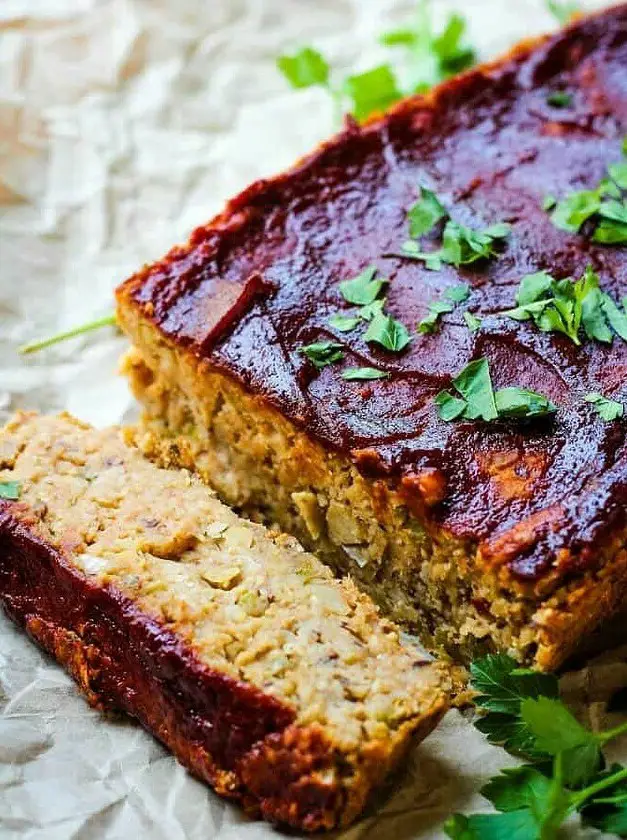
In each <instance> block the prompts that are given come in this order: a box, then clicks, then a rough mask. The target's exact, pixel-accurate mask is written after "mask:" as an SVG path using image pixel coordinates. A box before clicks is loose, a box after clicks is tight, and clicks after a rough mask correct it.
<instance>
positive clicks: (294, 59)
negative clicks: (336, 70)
mask: <svg viewBox="0 0 627 840" xmlns="http://www.w3.org/2000/svg"><path fill="white" fill-rule="evenodd" d="M277 67H278V68H279V70H280V71H281V73H282V74H283V75H284V76H285V78H286V79H287V81H288V82H289V83H290V85H291V86H292V87H293V88H308V87H314V86H316V85H319V86H321V87H326V86H327V85H328V84H329V65H328V63H327V61H326V60H325V58H324V57H323V56H322V55H321V53H319V52H318V51H317V50H314V49H312V48H311V47H303V49H301V50H299V51H298V52H297V53H295V54H294V55H282V56H280V58H278V59H277Z"/></svg>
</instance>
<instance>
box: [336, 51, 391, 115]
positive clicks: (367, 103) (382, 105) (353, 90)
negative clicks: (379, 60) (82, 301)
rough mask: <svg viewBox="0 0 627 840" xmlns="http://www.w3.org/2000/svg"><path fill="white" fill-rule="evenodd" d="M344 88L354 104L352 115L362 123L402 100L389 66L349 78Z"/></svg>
mask: <svg viewBox="0 0 627 840" xmlns="http://www.w3.org/2000/svg"><path fill="white" fill-rule="evenodd" d="M344 86H345V90H346V93H347V95H348V97H349V98H350V100H351V102H352V113H353V115H354V117H355V119H357V120H360V121H363V120H365V119H367V118H368V117H370V116H372V114H376V113H379V112H383V111H385V110H386V109H387V108H388V107H389V106H390V105H392V104H393V103H394V102H398V100H399V99H401V98H402V93H401V92H400V90H399V89H398V84H397V81H396V77H395V75H394V73H393V72H392V68H391V67H390V65H389V64H381V65H380V66H379V67H374V68H373V69H372V70H366V72H365V73H358V74H356V75H354V76H349V77H348V78H347V79H346V82H345V83H344Z"/></svg>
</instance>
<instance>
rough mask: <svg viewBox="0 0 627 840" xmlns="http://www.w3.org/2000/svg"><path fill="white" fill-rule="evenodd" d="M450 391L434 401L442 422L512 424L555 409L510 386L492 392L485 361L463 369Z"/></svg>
mask: <svg viewBox="0 0 627 840" xmlns="http://www.w3.org/2000/svg"><path fill="white" fill-rule="evenodd" d="M452 385H453V388H454V389H455V391H456V392H457V395H455V394H451V393H450V391H440V393H439V394H438V395H437V396H436V398H435V404H436V406H437V409H438V414H439V415H440V417H441V419H442V420H445V421H447V422H450V421H451V420H485V421H486V422H492V421H494V420H510V419H511V420H514V419H522V418H533V417H546V416H547V415H551V414H554V413H555V412H556V411H557V407H556V406H555V405H554V404H553V403H552V402H551V401H550V400H549V399H548V398H547V397H545V396H544V395H543V394H538V393H536V392H535V391H528V390H527V389H525V388H517V387H515V386H510V387H508V388H501V389H500V390H499V391H494V389H493V387H492V379H491V376H490V366H489V364H488V360H487V359H485V358H482V359H477V360H476V361H474V362H470V364H468V365H466V367H465V368H464V369H463V370H462V371H460V373H458V375H457V376H456V377H455V378H454V379H453V382H452Z"/></svg>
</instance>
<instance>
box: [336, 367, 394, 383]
mask: <svg viewBox="0 0 627 840" xmlns="http://www.w3.org/2000/svg"><path fill="white" fill-rule="evenodd" d="M389 375H390V374H389V373H386V371H384V370H378V369H377V368H373V367H360V368H347V369H346V370H345V371H343V372H342V379H348V380H349V381H350V380H355V379H386V378H387V377H388V376H389Z"/></svg>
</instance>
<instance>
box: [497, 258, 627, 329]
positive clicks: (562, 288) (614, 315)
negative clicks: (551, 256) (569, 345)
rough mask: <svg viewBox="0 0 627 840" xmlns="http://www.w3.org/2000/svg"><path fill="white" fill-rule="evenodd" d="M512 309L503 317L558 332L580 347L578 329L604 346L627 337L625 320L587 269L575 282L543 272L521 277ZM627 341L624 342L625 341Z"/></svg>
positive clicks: (597, 279) (592, 273)
mask: <svg viewBox="0 0 627 840" xmlns="http://www.w3.org/2000/svg"><path fill="white" fill-rule="evenodd" d="M516 302H517V303H518V304H519V305H518V306H517V307H516V308H515V309H508V310H507V311H505V312H504V313H503V314H504V315H507V316H508V317H509V318H513V319H514V320H516V321H528V320H532V321H533V322H534V323H535V325H536V326H537V327H538V328H539V329H540V330H542V331H543V332H561V333H564V335H566V336H568V338H570V339H571V341H573V342H574V343H575V344H581V340H580V337H579V333H580V329H581V328H582V327H583V330H584V332H585V334H586V336H587V337H588V338H589V339H594V340H596V341H601V342H604V343H606V344H609V343H611V341H612V339H613V335H612V332H611V330H610V328H609V325H611V326H612V327H613V328H614V330H615V331H616V332H617V333H618V335H620V336H621V338H622V337H623V334H624V335H625V336H627V318H626V317H625V315H624V314H623V313H622V312H621V311H620V309H619V308H618V306H617V305H616V303H615V302H614V301H613V300H612V298H611V297H610V296H609V295H607V294H605V293H604V292H601V290H600V289H599V276H598V275H597V274H596V273H595V272H594V271H593V270H592V268H591V267H588V268H587V269H586V271H585V273H584V275H583V277H581V278H580V279H579V280H577V281H575V282H573V281H572V280H570V279H569V278H566V279H564V280H555V279H554V278H553V277H551V275H550V274H547V273H546V272H544V271H541V272H538V273H537V274H528V275H526V276H525V277H523V278H522V280H521V282H520V286H519V288H518V292H517V294H516ZM626 340H627V339H626Z"/></svg>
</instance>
